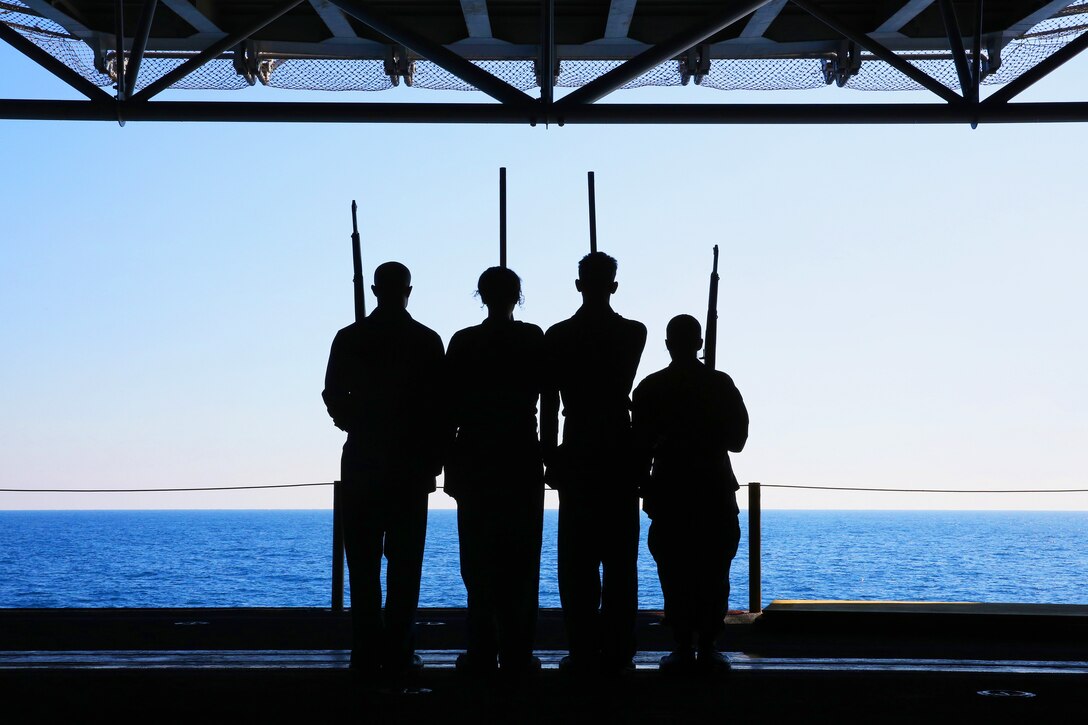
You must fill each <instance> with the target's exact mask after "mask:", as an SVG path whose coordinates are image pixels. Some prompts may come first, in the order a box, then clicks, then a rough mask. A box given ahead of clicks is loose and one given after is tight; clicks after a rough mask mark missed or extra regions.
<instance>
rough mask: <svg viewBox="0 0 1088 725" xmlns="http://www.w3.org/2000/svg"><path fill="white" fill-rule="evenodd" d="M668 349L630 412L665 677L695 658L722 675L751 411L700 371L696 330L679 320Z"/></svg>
mask: <svg viewBox="0 0 1088 725" xmlns="http://www.w3.org/2000/svg"><path fill="white" fill-rule="evenodd" d="M665 345H666V347H668V350H669V355H670V356H671V357H672V364H671V365H669V366H668V367H667V368H665V369H664V370H661V371H659V372H656V373H653V374H652V375H650V376H648V377H647V378H646V379H645V380H643V381H642V383H640V384H639V386H638V387H637V388H636V389H635V394H634V402H633V418H634V433H635V439H636V441H637V442H638V445H639V449H640V452H641V457H642V461H643V462H644V467H643V480H644V481H647V482H646V483H644V486H643V492H642V495H643V506H644V509H645V511H646V514H647V515H648V516H649V517H650V518H651V519H652V523H651V524H650V533H649V545H650V553H651V554H653V557H654V560H655V561H657V570H658V575H659V576H660V578H661V591H662V593H663V594H664V595H665V620H666V622H667V623H668V624H669V626H670V627H671V628H672V634H673V638H674V640H675V642H676V648H675V649H674V651H673V652H672V653H671V654H669V655H666V656H665V657H663V658H662V660H661V668H662V669H663V670H673V671H680V670H684V669H686V668H689V667H692V666H694V665H695V664H696V658H695V652H696V648H697V649H698V664H699V665H701V666H703V667H706V668H708V669H713V670H719V671H725V670H728V669H729V661H728V660H727V659H725V658H724V657H723V656H722V655H721V653H719V652H718V651H717V649H716V646H715V640H716V638H717V637H718V635H719V634H720V633H721V631H722V629H723V627H724V619H725V615H726V612H727V606H728V602H729V566H730V564H731V563H732V561H733V557H734V556H735V555H736V553H737V544H738V542H739V541H740V526H739V525H738V522H737V499H736V494H735V491H736V490H737V488H738V486H737V478H736V476H735V475H734V474H733V467H732V464H731V463H730V462H729V451H733V452H739V451H740V450H741V449H743V448H744V443H745V441H747V440H748V411H747V410H746V409H745V407H744V400H743V399H742V398H741V396H740V392H739V391H738V390H737V388H736V386H735V385H734V384H733V380H732V379H731V378H730V377H729V376H728V375H726V374H725V373H722V372H717V371H714V370H710V369H709V368H707V367H706V366H705V365H703V364H702V363H701V362H699V359H698V352H699V348H701V347H702V345H703V340H702V330H701V328H700V326H699V321H698V320H696V319H695V318H694V317H691V316H690V315H679V316H677V317H674V318H673V319H672V320H671V321H670V322H669V325H668V328H667V331H666V341H665ZM651 465H652V471H653V473H652V475H651V476H650V477H649V479H646V474H648V473H649V472H650V470H651Z"/></svg>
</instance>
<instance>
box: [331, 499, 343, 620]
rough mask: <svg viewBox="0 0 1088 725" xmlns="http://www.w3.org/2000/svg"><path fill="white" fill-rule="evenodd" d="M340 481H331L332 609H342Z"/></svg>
mask: <svg viewBox="0 0 1088 725" xmlns="http://www.w3.org/2000/svg"><path fill="white" fill-rule="evenodd" d="M340 486H341V483H340V481H333V482H332V611H334V612H342V611H344V527H343V525H342V523H341V520H342V519H343V514H342V512H341V511H340Z"/></svg>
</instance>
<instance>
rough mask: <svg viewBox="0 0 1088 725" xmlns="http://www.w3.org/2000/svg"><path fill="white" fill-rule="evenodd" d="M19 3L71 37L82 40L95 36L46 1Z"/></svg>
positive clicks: (24, 1)
mask: <svg viewBox="0 0 1088 725" xmlns="http://www.w3.org/2000/svg"><path fill="white" fill-rule="evenodd" d="M19 2H21V3H22V4H23V5H26V6H27V7H28V8H30V9H31V10H33V11H34V12H36V13H38V15H41V16H42V17H43V18H47V19H49V20H52V21H53V22H54V23H56V24H57V25H59V26H61V27H62V28H64V29H65V30H67V31H68V32H69V33H71V34H72V35H75V36H77V37H80V38H83V39H84V40H87V39H89V38H93V37H94V35H95V33H94V31H93V30H91V29H90V28H88V27H87V26H86V25H84V24H83V23H82V22H81V21H79V20H78V19H76V18H73V17H72V16H71V15H68V14H67V13H65V12H63V11H61V10H58V9H57V8H55V7H53V5H51V4H50V3H48V2H46V0H19Z"/></svg>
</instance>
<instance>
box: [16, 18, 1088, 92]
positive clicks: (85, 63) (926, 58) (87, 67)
mask: <svg viewBox="0 0 1088 725" xmlns="http://www.w3.org/2000/svg"><path fill="white" fill-rule="evenodd" d="M0 22H3V23H5V24H7V25H8V26H9V27H10V28H12V29H13V30H15V31H17V32H19V33H20V34H21V35H23V37H25V38H26V39H28V40H29V41H31V42H32V43H34V44H35V45H37V46H38V47H39V48H41V49H42V50H44V51H45V52H47V53H49V54H50V55H52V56H53V57H55V58H57V59H58V60H60V61H61V62H62V63H64V64H65V65H67V66H68V67H69V68H71V69H72V70H74V71H75V72H76V73H78V74H80V75H81V76H83V77H84V78H86V79H87V80H89V81H90V82H91V83H94V84H95V85H98V86H110V85H113V84H114V83H116V79H117V72H118V67H117V66H118V63H117V54H116V52H115V51H112V50H104V51H101V52H99V53H96V52H95V50H94V49H93V48H92V47H91V46H90V45H88V43H87V42H86V41H85V40H84V39H83V38H80V37H77V36H76V35H73V34H72V33H71V32H69V31H68V30H66V29H65V28H64V27H62V26H60V25H58V24H57V23H55V22H53V21H52V20H49V19H47V18H43V17H41V16H39V15H38V14H37V13H35V12H34V11H33V10H31V8H30V7H28V6H27V5H25V4H24V3H22V2H20V0H0ZM1085 31H1088V0H1075V1H1073V2H1070V3H1069V5H1068V6H1067V7H1066V8H1064V9H1063V10H1062V11H1061V12H1059V13H1058V14H1056V15H1055V16H1053V17H1051V18H1049V19H1046V20H1043V21H1042V22H1040V23H1037V24H1036V25H1035V26H1034V27H1032V28H1031V29H1030V30H1028V31H1027V32H1026V33H1024V34H1023V35H1022V36H1020V37H1018V38H1016V39H1014V40H1012V41H1011V42H1009V43H1007V44H1006V45H1004V46H1003V47H994V48H989V47H984V48H983V49H982V52H981V53H980V56H981V58H980V62H981V67H982V70H983V74H982V76H983V77H982V83H983V84H986V85H994V84H1004V83H1008V82H1009V81H1011V80H1013V79H1014V78H1017V77H1018V76H1020V75H1022V74H1023V73H1025V72H1026V71H1028V70H1029V69H1031V68H1032V67H1034V66H1035V65H1037V64H1038V63H1040V62H1042V61H1043V60H1045V59H1046V58H1048V57H1049V56H1051V55H1052V54H1053V53H1055V52H1057V51H1058V50H1060V49H1061V48H1062V47H1064V46H1065V45H1067V44H1068V43H1069V42H1071V41H1073V40H1074V39H1076V38H1077V37H1079V36H1080V35H1081V34H1082V33H1084V32H1085ZM841 48H842V49H841V50H839V51H836V52H832V53H827V54H823V55H820V56H817V57H789V58H774V57H766V58H762V57H761V58H707V59H700V60H699V62H698V63H696V64H693V63H692V61H691V58H683V59H680V60H670V61H667V62H665V63H662V64H660V65H658V66H656V67H655V68H652V69H650V70H649V71H647V72H646V73H643V74H642V75H640V76H639V77H637V78H635V79H633V80H631V81H630V82H628V83H626V84H625V85H624V86H623V88H639V87H646V86H657V87H666V86H681V85H689V84H690V85H699V86H702V87H704V88H712V89H717V90H750V91H751V90H800V89H810V88H818V87H821V86H824V85H830V84H832V83H834V84H837V85H839V86H842V87H845V88H851V89H855V90H863V91H907V90H920V89H921V88H922V86H920V85H919V84H918V83H917V82H916V81H914V80H912V79H911V78H909V77H908V76H906V75H905V74H903V73H902V72H900V71H899V70H898V69H896V68H895V67H893V66H892V65H890V64H888V63H886V62H884V61H883V60H880V59H879V58H877V57H875V56H873V55H871V54H870V53H868V52H866V51H864V50H861V49H857V48H854V47H853V46H850V45H849V44H846V43H843V44H842V45H841ZM968 51H969V52H970V49H968ZM896 52H897V54H899V55H900V57H902V58H903V59H904V60H906V61H907V62H909V63H911V64H912V65H913V66H915V67H916V68H918V69H919V70H920V71H922V72H923V73H925V74H926V75H928V76H930V77H931V78H933V79H934V80H936V81H937V82H938V83H941V84H943V85H945V86H947V87H948V88H951V89H958V88H959V76H958V74H957V71H956V67H955V62H954V61H953V59H952V57H951V55H950V54H949V53H948V51H934V50H917V51H904V50H897V51H896ZM196 55H198V52H197V51H176V52H156V51H149V52H148V53H146V54H145V56H144V59H143V61H142V64H141V66H140V74H139V80H138V83H137V88H136V90H139V89H141V88H143V87H146V86H147V85H148V84H150V83H153V82H155V81H156V80H157V79H159V78H162V77H163V76H165V75H166V74H167V73H170V72H171V71H173V70H174V69H176V68H178V67H179V66H181V65H182V64H183V63H185V62H186V61H188V60H189V59H190V58H192V57H194V56H196ZM472 62H473V63H474V64H475V65H476V66H478V67H479V68H481V69H482V70H484V71H486V72H488V73H490V74H492V75H494V76H495V77H497V78H500V79H502V80H504V81H506V82H507V83H509V84H510V85H512V86H514V87H515V88H518V89H520V90H523V91H528V90H531V89H533V88H536V87H538V86H539V85H540V77H539V67H538V65H537V64H536V63H535V62H534V61H532V60H525V59H509V60H473V61H472ZM623 62H624V61H623V60H621V59H616V60H607V59H604V60H561V61H560V63H559V66H558V73H557V75H556V77H555V85H556V86H557V87H559V88H577V87H580V86H583V85H586V84H587V83H590V82H592V81H593V80H595V79H596V78H599V77H600V76H602V75H604V74H605V73H608V72H609V71H610V70H612V69H614V68H616V67H617V66H619V65H621V64H622V63H623ZM257 82H259V83H261V84H263V85H266V86H269V87H272V88H283V89H295V90H320V91H383V90H388V89H390V88H392V87H394V86H396V85H399V84H401V83H404V84H405V85H409V86H412V87H415V88H424V89H430V90H446V91H471V90H475V88H474V87H473V86H472V85H471V84H470V83H468V82H466V81H464V80H463V79H461V78H459V77H458V76H456V75H455V74H453V73H450V72H449V71H447V70H445V69H444V68H442V67H440V66H438V65H436V64H435V63H432V62H430V61H427V60H422V59H418V60H408V61H397V62H394V61H391V60H388V59H387V60H381V59H372V58H365V59H364V58H339V57H338V58H323V57H296V55H292V56H289V57H287V56H282V57H281V56H277V55H276V54H275V53H269V52H260V53H258V54H256V56H255V57H250V56H248V55H247V54H246V51H245V49H244V48H242V47H241V46H239V47H238V48H236V49H234V50H231V51H227V52H226V53H224V54H223V55H221V56H219V57H218V58H216V59H215V60H212V61H210V62H208V63H205V64H204V65H202V66H200V67H198V68H197V69H196V70H194V71H193V72H192V73H190V74H188V75H186V76H184V77H183V78H181V79H179V80H177V81H176V82H175V83H173V84H172V85H171V86H170V87H171V88H175V89H189V90H238V89H241V88H245V87H247V86H250V85H254V84H255V83H257Z"/></svg>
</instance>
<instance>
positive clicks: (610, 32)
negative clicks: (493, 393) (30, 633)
mask: <svg viewBox="0 0 1088 725" xmlns="http://www.w3.org/2000/svg"><path fill="white" fill-rule="evenodd" d="M637 4H638V0H612V2H611V3H610V4H609V6H608V22H607V23H605V26H604V37H606V38H626V37H627V34H628V33H629V32H631V19H632V18H634V17H635V6H636V5H637Z"/></svg>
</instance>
